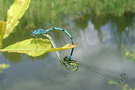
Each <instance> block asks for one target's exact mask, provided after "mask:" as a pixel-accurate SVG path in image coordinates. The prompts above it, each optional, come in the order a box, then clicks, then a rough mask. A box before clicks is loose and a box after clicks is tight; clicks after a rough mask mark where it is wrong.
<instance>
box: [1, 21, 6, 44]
mask: <svg viewBox="0 0 135 90" xmlns="http://www.w3.org/2000/svg"><path fill="white" fill-rule="evenodd" d="M5 30H6V22H4V21H0V47H2V40H3V37H4V34H5Z"/></svg>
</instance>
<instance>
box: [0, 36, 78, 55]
mask: <svg viewBox="0 0 135 90" xmlns="http://www.w3.org/2000/svg"><path fill="white" fill-rule="evenodd" d="M51 46H52V44H51V41H50V40H49V39H42V38H38V39H34V38H31V39H26V40H24V41H20V42H17V43H15V44H12V45H10V46H8V47H6V48H4V49H0V51H1V52H16V53H25V54H28V55H29V56H32V57H37V56H40V55H43V54H44V53H47V52H50V51H58V50H64V49H71V48H75V47H76V46H77V45H71V44H67V45H65V46H63V47H60V48H51Z"/></svg>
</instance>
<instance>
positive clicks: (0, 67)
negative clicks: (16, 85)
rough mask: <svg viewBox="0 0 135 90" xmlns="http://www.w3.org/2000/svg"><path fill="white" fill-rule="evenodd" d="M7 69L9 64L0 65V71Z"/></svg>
mask: <svg viewBox="0 0 135 90" xmlns="http://www.w3.org/2000/svg"><path fill="white" fill-rule="evenodd" d="M8 67H10V65H9V64H0V69H6V68H8Z"/></svg>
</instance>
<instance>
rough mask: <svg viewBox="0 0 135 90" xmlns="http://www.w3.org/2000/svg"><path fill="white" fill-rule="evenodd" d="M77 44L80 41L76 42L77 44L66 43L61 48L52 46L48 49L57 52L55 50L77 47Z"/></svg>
mask: <svg viewBox="0 0 135 90" xmlns="http://www.w3.org/2000/svg"><path fill="white" fill-rule="evenodd" d="M77 46H78V43H77V44H75V45H72V44H66V45H65V46H63V47H60V48H50V49H48V50H47V51H48V52H55V51H60V50H65V49H71V48H75V47H77Z"/></svg>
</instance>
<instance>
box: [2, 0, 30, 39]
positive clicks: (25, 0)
mask: <svg viewBox="0 0 135 90" xmlns="http://www.w3.org/2000/svg"><path fill="white" fill-rule="evenodd" d="M29 4H30V0H15V1H14V3H13V5H12V6H11V7H10V9H9V10H8V13H7V26H6V34H5V36H4V37H7V36H8V35H9V34H10V33H11V32H12V31H13V29H14V28H15V27H16V26H17V24H18V23H19V20H20V19H21V17H22V16H23V15H24V13H25V11H26V10H27V9H28V7H29Z"/></svg>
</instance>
